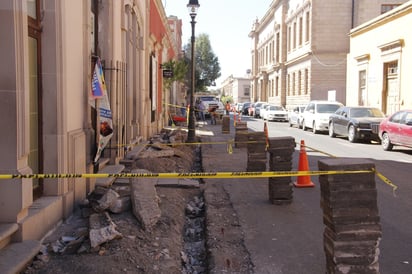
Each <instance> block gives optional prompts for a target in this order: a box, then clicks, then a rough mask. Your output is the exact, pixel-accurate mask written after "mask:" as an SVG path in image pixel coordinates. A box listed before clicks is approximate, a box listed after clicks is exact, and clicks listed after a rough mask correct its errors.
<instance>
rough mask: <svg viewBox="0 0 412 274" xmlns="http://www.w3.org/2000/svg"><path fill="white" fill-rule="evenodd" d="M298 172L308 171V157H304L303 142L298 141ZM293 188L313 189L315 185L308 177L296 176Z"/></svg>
mask: <svg viewBox="0 0 412 274" xmlns="http://www.w3.org/2000/svg"><path fill="white" fill-rule="evenodd" d="M299 171H309V163H308V157H307V155H306V149H305V141H303V140H301V141H300V152H299ZM294 186H295V187H314V186H315V184H314V183H312V181H311V180H310V176H309V175H305V176H298V178H297V180H296V182H295V183H294Z"/></svg>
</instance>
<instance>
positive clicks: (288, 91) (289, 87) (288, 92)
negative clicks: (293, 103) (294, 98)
mask: <svg viewBox="0 0 412 274" xmlns="http://www.w3.org/2000/svg"><path fill="white" fill-rule="evenodd" d="M287 83H288V95H290V74H288V81H287Z"/></svg>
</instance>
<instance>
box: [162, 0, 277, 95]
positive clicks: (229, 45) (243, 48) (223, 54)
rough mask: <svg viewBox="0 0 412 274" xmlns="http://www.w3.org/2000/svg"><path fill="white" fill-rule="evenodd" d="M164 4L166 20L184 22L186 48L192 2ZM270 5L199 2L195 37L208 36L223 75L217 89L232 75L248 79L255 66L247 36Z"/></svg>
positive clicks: (263, 0) (241, 0)
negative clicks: (173, 19)
mask: <svg viewBox="0 0 412 274" xmlns="http://www.w3.org/2000/svg"><path fill="white" fill-rule="evenodd" d="M162 3H163V6H164V8H165V12H166V15H167V16H170V15H175V16H177V17H178V18H179V19H182V32H183V34H182V43H183V45H186V44H187V43H189V42H190V36H191V32H192V28H191V24H190V21H191V18H190V15H189V11H188V9H187V7H186V6H187V4H188V3H189V0H162ZM271 3H272V0H257V1H250V0H199V5H200V7H199V9H198V12H197V16H196V19H195V21H196V25H195V36H198V35H199V34H201V33H204V34H208V35H209V40H210V45H211V47H212V50H213V52H214V54H215V55H216V56H217V58H218V59H219V63H220V68H221V74H222V75H221V77H220V78H219V79H217V80H216V87H217V88H219V87H221V84H222V82H223V81H224V80H225V79H227V78H228V77H229V76H230V75H233V76H234V77H245V76H247V73H246V71H247V70H248V69H251V66H252V63H251V62H252V57H251V54H250V50H251V44H252V40H251V39H250V38H249V36H248V35H249V33H250V31H251V29H252V25H253V22H254V21H255V20H256V19H259V20H260V19H262V18H263V16H264V15H265V13H266V11H267V10H268V9H269V6H270V4H271ZM183 45H182V46H183Z"/></svg>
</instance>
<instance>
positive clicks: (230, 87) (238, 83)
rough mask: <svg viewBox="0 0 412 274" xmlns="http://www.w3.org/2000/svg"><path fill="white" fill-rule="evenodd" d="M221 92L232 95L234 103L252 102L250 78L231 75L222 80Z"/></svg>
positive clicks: (224, 94)
mask: <svg viewBox="0 0 412 274" xmlns="http://www.w3.org/2000/svg"><path fill="white" fill-rule="evenodd" d="M221 94H222V95H223V96H231V97H232V98H233V103H244V102H250V97H251V94H250V79H249V78H245V77H234V76H233V75H230V76H229V77H228V78H226V79H225V80H224V81H223V82H222V86H221Z"/></svg>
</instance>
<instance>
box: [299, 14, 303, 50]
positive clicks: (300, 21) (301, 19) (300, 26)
mask: <svg viewBox="0 0 412 274" xmlns="http://www.w3.org/2000/svg"><path fill="white" fill-rule="evenodd" d="M302 25H303V18H302V17H300V18H299V39H298V45H299V46H301V45H302V35H303V26H302Z"/></svg>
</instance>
